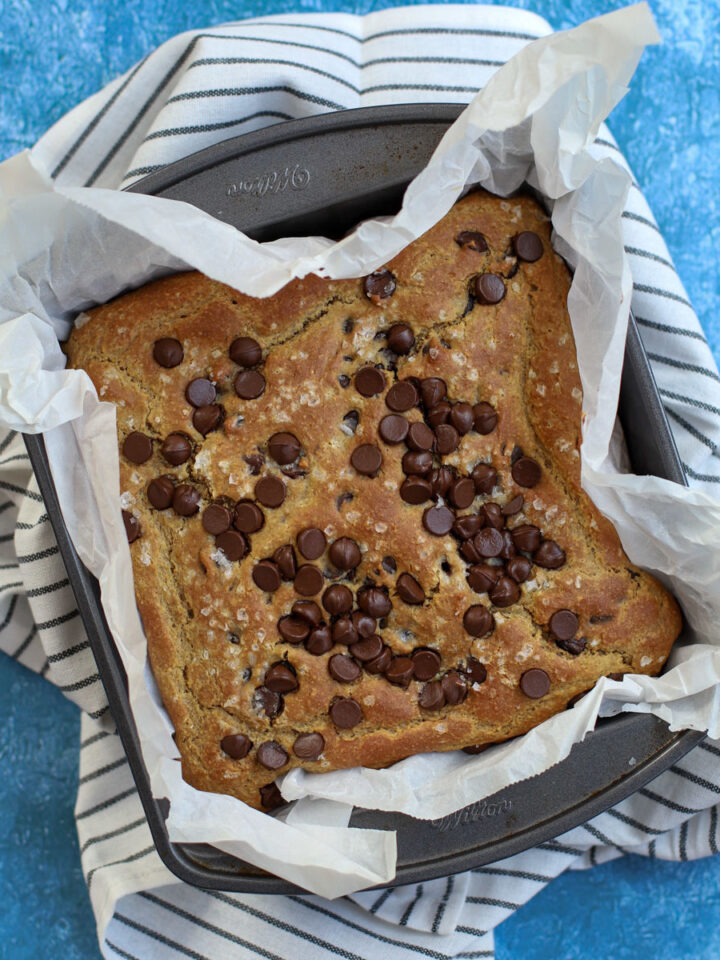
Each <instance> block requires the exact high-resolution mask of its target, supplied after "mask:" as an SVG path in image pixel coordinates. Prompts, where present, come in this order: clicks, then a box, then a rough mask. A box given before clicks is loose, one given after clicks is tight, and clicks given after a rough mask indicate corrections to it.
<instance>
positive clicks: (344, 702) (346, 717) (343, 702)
mask: <svg viewBox="0 0 720 960" xmlns="http://www.w3.org/2000/svg"><path fill="white" fill-rule="evenodd" d="M329 713H330V719H331V720H332V722H333V723H334V724H335V726H336V727H339V728H340V729H341V730H350V729H351V728H352V727H356V726H357V725H358V724H359V723H360V722H361V721H362V719H363V712H362V708H361V706H360V704H359V703H358V702H357V700H353V698H352V697H338V699H337V700H334V701H333V703H331V704H330V711H329Z"/></svg>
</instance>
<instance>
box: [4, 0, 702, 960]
mask: <svg viewBox="0 0 720 960" xmlns="http://www.w3.org/2000/svg"><path fill="white" fill-rule="evenodd" d="M391 5H392V4H391V3H388V2H386V0H379V2H374V0H357V2H353V0H297V2H294V0H251V2H244V3H243V2H234V3H233V2H229V0H211V2H208V0H205V2H203V0H175V2H174V3H172V4H168V3H167V2H166V0H125V2H124V3H114V4H111V3H103V2H95V3H93V2H91V0H55V2H50V3H43V4H33V5H31V4H30V3H29V2H28V0H0V159H4V158H5V157H7V156H9V155H11V154H12V153H15V152H16V151H18V150H20V149H22V148H23V147H27V146H31V145H32V143H33V142H34V141H35V140H36V139H37V137H38V136H39V135H40V134H42V133H43V131H44V130H46V129H47V128H48V127H49V126H50V125H51V124H52V123H53V122H54V121H55V120H56V119H58V118H59V117H60V116H62V114H63V113H65V112H66V111H67V110H69V109H70V108H71V107H72V106H74V105H75V104H76V103H78V102H79V101H80V100H82V99H83V98H85V97H86V96H88V95H90V94H91V93H93V92H95V91H96V90H97V89H99V88H100V87H101V86H103V85H104V84H105V83H107V82H108V81H109V80H111V79H112V78H113V77H115V76H117V74H118V73H121V72H123V71H125V70H126V69H128V67H130V66H131V65H132V64H133V63H134V62H135V61H136V60H138V59H139V58H140V57H141V56H143V55H144V54H145V53H146V52H147V51H149V50H151V49H152V48H153V47H155V46H157V44H159V43H161V42H162V41H163V40H166V39H167V38H168V37H171V36H173V35H174V34H176V33H178V32H180V31H182V30H186V29H191V28H196V27H203V26H208V25H210V24H215V23H222V22H225V21H229V20H237V19H242V18H243V17H249V16H258V15H262V14H270V13H285V12H299V11H319V10H337V11H346V12H352V13H367V12H370V11H371V10H376V9H381V8H383V7H386V6H391ZM515 5H516V6H520V7H525V8H528V9H532V10H533V11H535V12H537V13H539V14H541V15H542V16H545V17H546V18H547V19H548V20H549V22H550V23H551V24H552V25H553V26H554V27H556V28H559V29H561V28H567V27H570V26H574V25H576V24H577V23H580V22H581V21H582V20H584V19H586V18H587V17H588V16H591V15H595V14H600V13H604V12H606V11H608V10H611V9H616V8H617V7H620V6H622V5H623V3H622V2H619V0H585V2H581V0H536V2H531V0H520V2H517V3H516V4H515ZM652 8H653V11H654V13H655V16H656V18H657V21H658V25H659V27H660V31H661V33H662V34H663V37H664V39H665V43H664V45H663V46H662V47H660V48H655V49H652V50H650V51H648V52H647V53H646V54H645V57H644V58H643V61H642V63H641V65H640V68H639V70H638V73H637V74H636V76H635V79H634V80H633V86H632V89H631V90H630V93H629V94H628V96H627V97H626V98H625V100H624V101H623V102H622V103H621V104H620V106H619V107H618V108H617V110H616V111H615V114H614V115H613V118H612V121H611V126H612V129H613V132H614V134H615V136H616V137H617V138H618V141H619V143H620V145H621V147H622V148H623V150H624V151H625V153H626V156H627V157H628V158H629V160H630V162H631V164H632V165H633V167H634V170H635V174H636V176H637V179H638V181H639V183H640V185H641V187H642V188H643V189H644V190H645V192H646V195H647V196H648V199H649V201H650V205H651V206H652V208H653V210H654V213H655V215H656V217H657V219H658V222H659V224H660V227H661V229H662V231H663V233H664V234H665V237H666V239H667V241H668V244H669V247H670V251H671V253H672V255H673V258H674V260H675V263H676V265H677V266H678V269H679V272H680V275H681V277H682V278H683V280H684V282H685V284H686V286H687V288H688V291H689V293H690V297H691V299H692V301H693V303H694V304H695V306H696V308H697V310H698V313H699V315H700V318H701V322H702V323H703V326H704V328H705V331H706V333H707V335H708V338H709V340H710V343H711V346H712V347H713V350H714V352H715V356H716V359H720V317H719V316H718V315H717V304H718V303H719V302H720V276H719V273H718V269H717V263H718V256H717V250H718V248H720V202H719V201H718V197H719V196H720V189H719V188H720V172H719V171H720V0H705V2H703V0H675V2H673V0H658V2H654V3H652ZM78 729H79V719H78V716H77V712H76V710H75V708H74V707H73V706H72V705H70V704H69V703H67V702H66V701H65V700H64V699H63V698H62V696H61V695H60V694H59V693H58V692H57V691H55V690H52V689H49V685H48V684H47V683H46V682H45V681H43V680H41V679H40V678H38V677H35V676H32V675H30V674H29V673H27V671H25V670H23V669H22V668H21V667H18V666H17V665H16V664H14V663H8V662H7V661H5V660H4V659H3V660H1V661H0V904H2V910H1V911H0V958H1V960H36V958H40V957H43V958H45V957H47V958H52V960H54V958H60V957H62V958H63V960H98V957H99V953H98V950H97V946H96V943H95V933H94V923H93V918H92V914H91V911H90V906H89V902H88V899H87V893H86V890H85V887H84V884H83V881H82V876H81V873H80V868H79V854H78V849H77V840H76V837H75V830H74V825H73V822H72V806H73V802H74V796H75V789H76V780H77V743H78ZM641 952H642V953H644V954H646V955H647V956H648V957H652V958H653V960H685V958H688V957H692V958H694V960H717V958H718V957H720V860H718V859H717V858H715V859H712V860H703V861H699V862H697V863H692V864H671V863H660V862H652V861H647V860H644V859H641V858H637V857H630V858H624V859H623V860H620V861H616V862H614V863H611V864H607V865H605V866H603V867H598V868H595V869H594V870H592V871H587V872H584V873H572V874H569V875H566V876H565V877H561V878H560V879H559V880H557V881H556V882H555V883H553V884H552V885H551V886H550V887H549V888H547V889H546V890H544V891H543V892H542V893H541V894H539V895H538V896H537V897H536V898H535V899H534V900H533V901H531V903H529V904H528V905H527V906H525V907H524V908H523V909H522V910H521V911H519V913H518V914H517V915H515V916H514V917H513V918H512V919H511V920H509V921H508V922H506V923H505V924H504V925H503V927H502V928H501V929H500V931H499V933H498V936H497V953H498V960H548V958H559V960H576V958H577V960H581V958H582V960H587V958H592V960H611V958H612V960H626V958H627V960H630V958H633V960H634V958H636V957H637V956H639V955H640V954H641Z"/></svg>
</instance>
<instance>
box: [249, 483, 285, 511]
mask: <svg viewBox="0 0 720 960" xmlns="http://www.w3.org/2000/svg"><path fill="white" fill-rule="evenodd" d="M285 493H286V488H285V484H284V483H283V481H282V480H280V479H279V477H262V478H261V479H260V480H258V482H257V483H256V484H255V498H256V499H257V500H258V501H259V502H260V503H261V504H262V505H263V506H264V507H270V508H275V507H279V506H280V505H281V504H282V503H283V501H284V500H285Z"/></svg>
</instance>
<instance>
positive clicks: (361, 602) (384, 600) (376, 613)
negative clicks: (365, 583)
mask: <svg viewBox="0 0 720 960" xmlns="http://www.w3.org/2000/svg"><path fill="white" fill-rule="evenodd" d="M357 604H358V606H359V607H360V609H361V610H362V611H363V613H369V614H370V616H371V617H375V619H376V620H379V619H380V618H381V617H386V616H387V615H388V614H389V613H390V611H391V610H392V602H391V600H390V597H389V596H388V595H387V593H385V591H384V590H381V589H380V588H379V587H365V589H363V590H360V591H358V595H357Z"/></svg>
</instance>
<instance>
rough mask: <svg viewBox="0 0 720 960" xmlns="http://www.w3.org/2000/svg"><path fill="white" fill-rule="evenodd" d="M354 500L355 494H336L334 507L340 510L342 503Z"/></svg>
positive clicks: (346, 492)
mask: <svg viewBox="0 0 720 960" xmlns="http://www.w3.org/2000/svg"><path fill="white" fill-rule="evenodd" d="M354 499H355V494H353V493H350V492H349V491H347V490H346V491H345V493H341V494H338V496H337V497H336V498H335V506H336V507H337V509H338V510H340V508H341V507H342V505H343V504H344V503H350V502H351V501H352V500H354Z"/></svg>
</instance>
